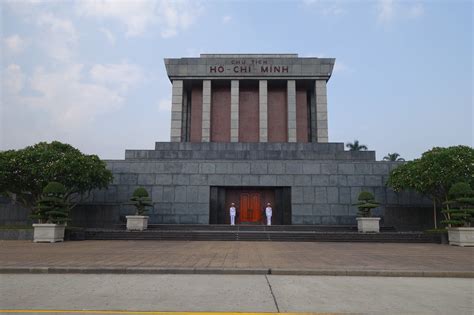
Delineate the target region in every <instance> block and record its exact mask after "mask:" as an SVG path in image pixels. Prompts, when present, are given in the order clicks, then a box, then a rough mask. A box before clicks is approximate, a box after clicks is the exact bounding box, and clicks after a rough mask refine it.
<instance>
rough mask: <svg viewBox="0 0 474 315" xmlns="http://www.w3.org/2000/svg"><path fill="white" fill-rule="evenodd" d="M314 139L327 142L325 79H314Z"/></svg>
mask: <svg viewBox="0 0 474 315" xmlns="http://www.w3.org/2000/svg"><path fill="white" fill-rule="evenodd" d="M314 90H315V94H316V98H315V100H316V141H317V142H328V100H327V91H326V80H316V85H315V89H314Z"/></svg>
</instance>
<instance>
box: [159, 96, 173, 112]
mask: <svg viewBox="0 0 474 315" xmlns="http://www.w3.org/2000/svg"><path fill="white" fill-rule="evenodd" d="M158 109H159V110H160V111H163V112H169V111H171V100H170V99H169V98H164V99H161V100H160V101H159V102H158Z"/></svg>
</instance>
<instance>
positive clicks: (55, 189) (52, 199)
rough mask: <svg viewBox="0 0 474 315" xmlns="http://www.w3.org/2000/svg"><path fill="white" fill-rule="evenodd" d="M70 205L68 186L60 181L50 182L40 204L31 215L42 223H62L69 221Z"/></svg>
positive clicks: (44, 190)
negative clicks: (67, 199) (67, 198)
mask: <svg viewBox="0 0 474 315" xmlns="http://www.w3.org/2000/svg"><path fill="white" fill-rule="evenodd" d="M68 216H69V207H68V203H67V201H66V188H65V187H64V185H63V184H61V183H58V182H50V183H49V184H48V185H46V187H45V188H44V189H43V193H42V195H41V197H40V199H39V201H38V205H37V207H36V209H35V210H34V212H33V215H32V216H31V217H32V218H34V219H37V220H38V221H39V222H40V223H55V224H61V223H64V222H66V221H68Z"/></svg>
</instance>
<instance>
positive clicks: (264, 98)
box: [258, 80, 268, 142]
mask: <svg viewBox="0 0 474 315" xmlns="http://www.w3.org/2000/svg"><path fill="white" fill-rule="evenodd" d="M258 107H259V119H260V121H259V125H260V142H268V84H267V80H260V81H259V82H258Z"/></svg>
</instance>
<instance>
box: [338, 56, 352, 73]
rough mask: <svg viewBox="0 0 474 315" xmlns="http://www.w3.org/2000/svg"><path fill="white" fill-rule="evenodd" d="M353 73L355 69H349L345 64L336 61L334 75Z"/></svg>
mask: <svg viewBox="0 0 474 315" xmlns="http://www.w3.org/2000/svg"><path fill="white" fill-rule="evenodd" d="M352 72H354V69H352V68H351V67H349V66H348V65H347V64H346V63H345V62H343V61H340V60H337V59H336V63H335V64H334V69H333V73H335V74H341V73H352Z"/></svg>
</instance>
